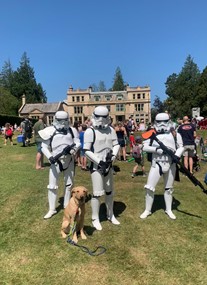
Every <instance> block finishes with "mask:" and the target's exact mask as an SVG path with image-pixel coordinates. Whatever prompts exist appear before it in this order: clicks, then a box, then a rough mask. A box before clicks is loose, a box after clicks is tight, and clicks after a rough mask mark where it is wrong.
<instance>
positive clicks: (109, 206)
mask: <svg viewBox="0 0 207 285" xmlns="http://www.w3.org/2000/svg"><path fill="white" fill-rule="evenodd" d="M103 180H104V188H105V191H106V194H105V203H106V215H107V219H108V220H109V221H111V222H112V224H114V225H119V224H120V222H119V221H118V220H117V219H116V218H115V217H114V210H113V207H114V193H113V170H112V169H110V171H109V173H108V175H107V176H106V177H104V178H103Z"/></svg>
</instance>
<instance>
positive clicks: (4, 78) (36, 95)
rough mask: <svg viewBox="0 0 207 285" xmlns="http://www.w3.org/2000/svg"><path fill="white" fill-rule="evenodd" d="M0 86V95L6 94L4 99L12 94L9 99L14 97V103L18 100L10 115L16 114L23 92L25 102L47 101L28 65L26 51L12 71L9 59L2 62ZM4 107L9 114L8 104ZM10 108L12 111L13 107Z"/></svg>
mask: <svg viewBox="0 0 207 285" xmlns="http://www.w3.org/2000/svg"><path fill="white" fill-rule="evenodd" d="M0 87H1V96H2V95H4V97H5V96H6V100H8V96H12V97H10V99H11V98H16V100H14V102H15V104H14V105H16V102H18V107H17V108H16V111H15V113H13V114H12V115H17V111H18V108H19V107H20V106H21V102H22V101H21V98H22V95H23V94H25V96H26V100H27V103H38V102H42V103H44V102H47V97H46V92H45V91H44V90H43V88H42V85H41V84H40V83H37V82H36V79H35V73H34V70H33V68H32V67H31V66H30V60H29V58H28V57H27V54H26V52H24V53H23V55H22V58H21V61H20V66H19V67H18V68H17V70H15V71H13V69H12V66H11V63H10V61H7V62H5V63H4V66H3V67H2V71H1V73H0ZM5 108H6V109H5V112H6V114H9V113H10V112H11V110H9V106H8V109H7V107H6V106H5ZM12 110H13V111H14V109H12ZM0 112H1V111H0ZM1 113H2V112H1Z"/></svg>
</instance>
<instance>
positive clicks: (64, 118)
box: [52, 111, 69, 131]
mask: <svg viewBox="0 0 207 285" xmlns="http://www.w3.org/2000/svg"><path fill="white" fill-rule="evenodd" d="M52 124H53V126H54V127H55V128H56V130H58V131H66V130H67V129H68V128H69V116H68V113H67V112H65V111H57V112H56V113H55V117H54V120H53V123H52Z"/></svg>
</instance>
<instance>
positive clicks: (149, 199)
mask: <svg viewBox="0 0 207 285" xmlns="http://www.w3.org/2000/svg"><path fill="white" fill-rule="evenodd" d="M153 202H154V192H153V191H151V190H150V189H146V195H145V211H144V212H143V213H142V214H141V215H140V218H141V219H146V218H147V217H148V216H149V215H151V210H152V205H153Z"/></svg>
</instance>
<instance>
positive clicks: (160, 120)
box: [154, 113, 172, 133]
mask: <svg viewBox="0 0 207 285" xmlns="http://www.w3.org/2000/svg"><path fill="white" fill-rule="evenodd" d="M154 127H155V130H156V131H157V132H158V133H167V132H169V131H170V129H171V127H172V122H171V120H170V116H169V115H168V114H167V113H159V114H157V115H156V117H155V122H154Z"/></svg>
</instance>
